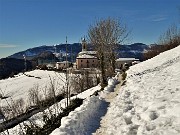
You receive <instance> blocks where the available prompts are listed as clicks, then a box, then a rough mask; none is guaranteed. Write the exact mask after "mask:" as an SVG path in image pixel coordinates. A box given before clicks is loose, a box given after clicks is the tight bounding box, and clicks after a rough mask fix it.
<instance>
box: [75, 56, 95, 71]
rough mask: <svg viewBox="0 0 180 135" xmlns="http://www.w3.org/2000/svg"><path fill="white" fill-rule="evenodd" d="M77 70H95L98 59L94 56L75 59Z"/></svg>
mask: <svg viewBox="0 0 180 135" xmlns="http://www.w3.org/2000/svg"><path fill="white" fill-rule="evenodd" d="M76 66H77V69H81V68H96V67H97V66H98V59H97V57H95V56H92V55H88V54H83V55H80V56H78V57H77V58H76Z"/></svg>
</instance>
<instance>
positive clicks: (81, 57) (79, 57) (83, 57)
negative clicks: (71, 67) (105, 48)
mask: <svg viewBox="0 0 180 135" xmlns="http://www.w3.org/2000/svg"><path fill="white" fill-rule="evenodd" d="M77 59H97V57H95V56H92V55H88V54H83V55H80V56H78V57H77Z"/></svg>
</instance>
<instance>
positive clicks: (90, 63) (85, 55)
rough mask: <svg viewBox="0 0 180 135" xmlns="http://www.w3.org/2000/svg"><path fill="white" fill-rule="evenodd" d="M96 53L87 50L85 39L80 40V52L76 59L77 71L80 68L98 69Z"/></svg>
mask: <svg viewBox="0 0 180 135" xmlns="http://www.w3.org/2000/svg"><path fill="white" fill-rule="evenodd" d="M96 54H97V52H96V51H88V50H87V42H86V40H85V38H84V39H83V40H82V51H81V52H79V54H78V57H77V58H76V67H77V69H81V68H97V67H98V58H97V56H96Z"/></svg>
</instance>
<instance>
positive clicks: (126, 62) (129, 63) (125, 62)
mask: <svg viewBox="0 0 180 135" xmlns="http://www.w3.org/2000/svg"><path fill="white" fill-rule="evenodd" d="M133 63H139V59H136V58H119V59H117V60H116V68H120V69H122V68H123V66H124V65H126V66H132V65H133Z"/></svg>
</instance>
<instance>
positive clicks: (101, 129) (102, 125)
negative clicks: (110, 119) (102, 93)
mask: <svg viewBox="0 0 180 135" xmlns="http://www.w3.org/2000/svg"><path fill="white" fill-rule="evenodd" d="M118 80H119V82H120V83H119V84H117V85H116V87H115V88H114V91H113V92H111V93H109V94H108V95H107V96H106V97H105V98H104V100H105V101H106V102H107V103H108V104H110V103H111V102H112V101H113V100H114V98H115V97H116V96H117V95H118V93H119V90H120V87H121V85H122V83H123V81H122V76H121V75H119V76H118ZM106 110H107V108H106ZM107 126H108V125H107V120H106V115H104V116H102V117H101V121H100V127H99V128H98V129H97V130H96V132H95V133H92V134H93V135H105V132H104V131H105V130H106V129H107V128H108V127H107Z"/></svg>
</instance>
